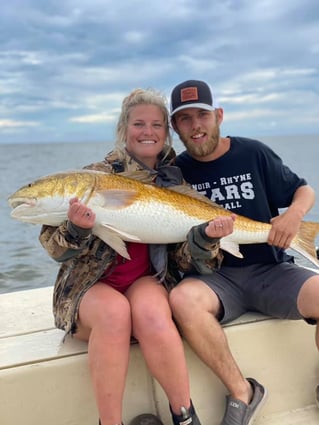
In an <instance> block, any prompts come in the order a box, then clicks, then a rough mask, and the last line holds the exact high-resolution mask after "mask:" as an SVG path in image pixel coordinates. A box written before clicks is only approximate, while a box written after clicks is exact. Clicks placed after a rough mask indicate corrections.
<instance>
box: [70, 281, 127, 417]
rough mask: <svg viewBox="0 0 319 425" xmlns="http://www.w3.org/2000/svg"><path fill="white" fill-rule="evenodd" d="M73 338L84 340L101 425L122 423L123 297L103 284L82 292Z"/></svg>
mask: <svg viewBox="0 0 319 425" xmlns="http://www.w3.org/2000/svg"><path fill="white" fill-rule="evenodd" d="M74 336H75V337H76V338H78V339H81V340H85V341H88V360H89V367H90V373H91V379H92V383H93V389H94V393H95V397H96V402H97V406H98V410H99V415H100V420H101V424H102V425H115V424H121V422H122V401H123V393H124V388H125V380H126V374H127V368H128V360H129V347H130V336H131V311H130V305H129V302H128V300H127V298H126V297H125V296H123V294H121V293H120V292H118V291H116V290H115V289H113V288H111V287H110V286H108V285H106V284H104V283H97V284H95V285H94V286H93V287H92V288H90V289H89V290H88V291H87V293H86V294H85V295H84V297H83V299H82V301H81V304H80V311H79V321H78V331H77V333H76V334H75V335H74Z"/></svg>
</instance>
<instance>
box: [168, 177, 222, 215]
mask: <svg viewBox="0 0 319 425" xmlns="http://www.w3.org/2000/svg"><path fill="white" fill-rule="evenodd" d="M165 189H167V190H171V191H173V192H177V193H181V194H182V195H186V196H190V197H191V198H194V199H198V200H199V201H202V202H205V204H209V205H210V206H212V207H216V208H219V209H221V210H223V211H224V212H225V211H228V210H226V209H225V208H224V207H222V206H221V205H219V204H216V202H213V201H212V200H211V199H209V198H207V196H205V195H203V194H202V193H200V192H197V190H195V189H193V188H192V187H191V186H189V185H186V184H180V185H177V186H169V187H167V188H165ZM229 213H230V211H229Z"/></svg>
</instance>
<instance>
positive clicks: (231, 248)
mask: <svg viewBox="0 0 319 425" xmlns="http://www.w3.org/2000/svg"><path fill="white" fill-rule="evenodd" d="M220 247H221V249H222V250H223V251H226V252H229V254H232V255H233V256H234V257H237V258H244V257H243V254H242V253H241V252H240V251H239V245H238V243H236V242H233V241H229V240H227V239H226V238H221V240H220Z"/></svg>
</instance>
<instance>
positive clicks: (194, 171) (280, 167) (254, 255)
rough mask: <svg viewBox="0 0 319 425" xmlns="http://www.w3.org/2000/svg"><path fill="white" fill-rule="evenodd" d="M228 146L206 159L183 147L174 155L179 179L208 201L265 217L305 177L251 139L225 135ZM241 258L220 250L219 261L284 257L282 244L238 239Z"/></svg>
mask: <svg viewBox="0 0 319 425" xmlns="http://www.w3.org/2000/svg"><path fill="white" fill-rule="evenodd" d="M230 140H231V142H230V149H229V151H228V152H226V153H225V154H224V155H223V156H221V157H220V158H218V159H215V160H213V161H209V162H202V161H197V160H195V159H193V158H192V157H191V156H190V155H189V154H188V153H187V152H183V153H181V154H180V155H178V156H177V158H176V165H177V166H178V167H180V168H181V170H182V173H183V176H184V178H185V180H186V181H187V182H188V183H190V184H191V185H192V186H193V187H194V188H195V189H196V190H197V191H198V192H200V193H202V194H204V195H205V196H207V197H208V198H209V199H211V200H212V201H214V202H216V203H218V204H220V205H222V206H223V207H224V208H227V209H229V210H231V211H233V212H234V213H236V214H240V215H243V216H246V217H249V218H252V219H253V220H257V221H262V222H265V223H269V222H270V219H271V218H272V217H274V216H276V215H278V214H279V209H280V208H286V207H288V206H289V205H290V204H291V202H292V199H293V196H294V193H295V191H296V190H297V188H298V187H300V186H303V185H306V184H307V182H306V181H305V180H304V179H303V178H300V177H298V176H297V175H296V174H295V173H293V172H292V171H291V170H290V169H289V168H288V167H287V166H286V165H284V164H283V162H282V160H281V159H280V158H279V156H278V155H277V154H276V153H275V152H274V151H272V150H271V149H270V148H269V147H268V146H266V145H265V144H263V143H262V142H259V141H257V140H252V139H247V138H242V137H230ZM240 251H241V252H242V254H243V256H244V258H243V259H240V258H236V257H234V256H233V255H231V254H229V253H227V252H225V253H224V255H225V258H224V261H223V265H227V266H243V265H248V264H256V263H264V264H266V263H267V264H269V263H280V262H282V261H290V260H291V259H292V257H290V256H288V255H287V254H286V253H285V252H284V251H283V250H281V249H278V248H275V247H271V246H269V245H268V244H265V243H263V244H251V245H249V244H248V245H241V246H240Z"/></svg>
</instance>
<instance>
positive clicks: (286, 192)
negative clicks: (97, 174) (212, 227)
mask: <svg viewBox="0 0 319 425" xmlns="http://www.w3.org/2000/svg"><path fill="white" fill-rule="evenodd" d="M222 121H223V109H222V108H220V107H218V106H216V105H215V100H214V99H213V96H212V92H211V90H210V87H209V86H208V85H207V84H206V83H205V82H203V81H197V80H190V81H185V82H183V83H181V84H178V85H177V86H176V87H175V88H174V89H173V91H172V94H171V122H172V126H173V128H174V130H175V131H176V133H177V134H178V136H179V137H180V139H181V141H182V142H183V144H184V145H185V148H186V151H184V152H183V153H181V154H180V155H178V157H177V159H176V165H177V166H179V167H180V168H181V170H182V173H183V176H184V178H185V180H186V181H188V182H189V183H190V184H192V185H193V187H194V188H196V189H197V190H198V191H200V192H201V193H204V194H205V195H206V196H207V197H208V198H210V199H212V200H213V201H215V202H217V203H218V204H220V205H222V206H224V207H226V208H228V209H230V210H232V211H233V212H234V213H238V214H240V215H244V216H248V217H250V218H252V219H254V220H259V221H263V222H270V223H271V224H272V227H271V231H270V234H269V238H268V244H266V243H265V244H255V245H241V246H240V250H241V252H242V254H243V256H244V258H243V259H239V258H236V257H233V256H231V255H230V254H228V253H226V252H224V259H223V262H222V265H221V268H220V269H219V270H218V271H216V272H214V273H212V274H208V275H200V274H191V275H187V276H186V277H185V278H184V279H183V280H182V282H180V283H179V284H178V286H176V287H175V288H174V289H173V290H172V291H171V293H170V304H171V307H172V310H173V314H174V316H175V319H176V320H177V322H178V324H179V326H180V328H181V330H182V333H183V335H184V337H185V338H186V339H187V341H188V343H189V344H190V346H191V347H192V349H193V350H194V351H195V352H196V353H197V355H198V356H199V357H200V358H201V359H202V361H203V362H204V363H205V364H206V365H207V366H208V367H210V369H211V370H212V371H213V372H214V373H215V374H216V375H217V376H218V378H219V379H220V380H221V381H222V382H223V384H224V385H225V386H226V388H227V389H228V391H229V393H230V394H229V396H227V398H226V410H225V414H224V417H223V419H222V422H221V425H249V424H251V423H252V420H253V418H254V417H255V415H256V413H257V411H258V410H259V409H260V407H261V406H262V405H263V403H264V401H265V399H266V393H267V391H266V389H265V388H264V386H263V385H261V384H260V383H258V382H257V381H256V380H255V379H252V378H247V379H246V378H244V377H243V375H242V373H241V371H240V370H239V367H238V365H237V364H236V362H235V360H234V358H233V356H232V354H231V352H230V349H229V346H228V343H227V339H226V335H225V333H224V331H223V328H222V326H221V324H224V323H226V322H229V321H231V320H233V319H235V318H236V317H238V316H240V315H241V314H243V313H245V312H246V311H248V310H254V311H259V312H261V313H264V314H267V315H271V316H274V317H278V318H285V319H305V320H306V321H307V322H309V323H311V324H317V320H318V319H319V303H318V300H319V275H317V274H316V273H314V272H312V271H310V270H307V269H303V268H301V267H298V266H297V265H295V264H294V263H293V258H292V257H291V256H289V255H288V254H287V253H286V252H285V249H286V248H288V247H289V245H290V242H291V241H292V239H293V237H294V236H295V235H296V233H297V231H298V229H299V227H300V223H301V220H302V218H303V217H304V215H305V214H306V213H307V212H308V211H309V210H310V209H311V207H312V206H313V204H314V199H315V195H314V191H313V189H312V188H311V187H310V186H309V185H307V182H306V181H305V180H304V179H302V178H300V177H298V176H297V175H296V174H295V173H293V172H292V171H291V170H290V169H289V168H288V167H286V166H285V165H283V163H282V161H281V159H280V158H279V157H278V156H277V155H276V154H275V153H274V152H273V151H272V150H271V149H270V148H268V147H267V146H265V145H264V144H263V143H261V142H259V141H256V140H250V139H245V138H242V137H230V136H229V137H222V136H221V135H220V125H221V123H222ZM279 208H287V209H286V210H285V212H283V213H282V214H280V215H279V211H278V209H279ZM239 267H240V274H239V273H238V271H239ZM279 287H280V291H279V289H278V288H279ZM247 300H249V302H248V301H247ZM316 342H317V346H318V347H319V332H318V329H317V333H316Z"/></svg>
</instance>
